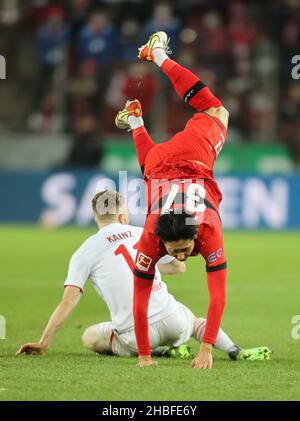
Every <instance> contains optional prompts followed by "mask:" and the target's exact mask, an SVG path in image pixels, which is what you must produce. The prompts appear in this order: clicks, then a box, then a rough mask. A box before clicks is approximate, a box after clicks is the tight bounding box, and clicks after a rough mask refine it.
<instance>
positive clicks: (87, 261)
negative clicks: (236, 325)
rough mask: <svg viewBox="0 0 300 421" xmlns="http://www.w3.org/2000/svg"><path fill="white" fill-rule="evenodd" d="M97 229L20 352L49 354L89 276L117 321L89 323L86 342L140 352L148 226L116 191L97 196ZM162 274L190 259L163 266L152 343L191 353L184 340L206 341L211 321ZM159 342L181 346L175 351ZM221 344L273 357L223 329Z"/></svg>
mask: <svg viewBox="0 0 300 421" xmlns="http://www.w3.org/2000/svg"><path fill="white" fill-rule="evenodd" d="M92 204H93V212H94V217H95V222H96V223H97V225H98V227H99V231H98V232H97V234H95V235H92V236H91V237H89V238H88V239H87V240H86V241H85V242H84V243H83V244H82V246H81V247H80V248H79V249H78V250H77V251H76V252H75V253H74V255H73V256H72V259H71V261H70V265H69V271H68V276H67V279H66V281H65V292H64V295H63V298H62V300H61V302H60V303H59V305H58V306H57V308H56V309H55V311H54V312H53V314H52V315H51V317H50V319H49V322H48V324H47V326H46V328H45V330H44V332H43V334H42V336H41V339H40V341H39V342H37V343H26V344H24V345H22V346H21V347H20V349H19V350H18V352H17V353H18V354H37V355H39V354H43V353H44V352H45V351H46V350H47V348H48V347H49V345H50V343H51V342H52V340H53V338H54V335H55V333H56V332H57V331H58V329H59V328H60V327H61V325H62V323H63V322H64V321H65V320H66V318H67V317H68V316H69V314H70V313H71V311H72V310H73V309H74V308H75V307H76V305H77V304H78V302H79V300H80V298H81V296H82V293H83V290H84V287H85V284H86V282H87V279H88V278H91V280H92V283H93V286H94V288H95V289H96V291H97V293H98V294H99V295H100V296H101V297H102V298H103V300H104V301H105V303H106V304H107V307H108V309H109V311H110V314H111V321H109V322H102V323H97V324H95V325H92V326H89V327H88V328H87V329H86V330H85V332H84V333H83V336H82V340H83V343H84V345H85V346H86V347H87V348H89V349H91V350H92V351H94V352H97V353H100V354H102V353H105V354H106V353H112V354H114V355H118V356H123V357H125V356H132V355H136V354H137V344H136V339H135V334H134V330H133V315H132V305H133V274H132V267H133V266H134V259H135V256H136V247H135V245H136V243H137V242H138V241H139V238H140V236H141V233H142V228H139V227H134V226H132V225H128V215H127V209H126V206H125V202H124V199H123V197H122V196H121V195H120V194H119V193H117V192H115V191H112V190H105V191H102V192H99V193H97V194H96V195H95V196H94V198H93V202H92ZM160 271H161V273H164V274H172V275H174V274H177V273H182V272H184V271H185V264H184V262H178V260H176V259H175V258H172V257H170V256H165V257H164V258H163V259H161V260H160V262H159V263H158V265H157V269H156V278H155V282H154V283H153V294H152V296H151V300H150V305H149V326H150V343H151V347H152V349H153V351H154V352H155V354H156V355H157V353H158V351H159V353H160V354H161V353H162V352H163V353H166V352H167V353H168V352H170V353H171V355H172V353H175V356H177V355H178V356H180V357H184V356H185V357H188V356H189V352H188V349H187V347H186V346H185V345H184V342H185V341H187V340H188V339H190V337H192V336H193V337H194V338H195V339H196V340H198V341H199V342H201V340H202V338H203V333H204V328H205V323H206V320H205V319H203V318H197V317H195V316H194V315H193V313H192V312H191V310H190V309H189V308H187V307H186V306H184V305H183V304H181V303H179V302H178V301H176V300H175V299H174V297H173V296H172V295H171V294H169V292H168V289H167V286H166V284H165V283H164V282H163V281H162V280H161V276H160ZM159 346H175V348H173V349H171V350H168V349H167V350H165V349H160V350H158V349H157V347H159ZM216 347H217V348H218V349H220V350H222V351H223V352H225V353H226V354H228V355H229V357H230V358H231V359H242V360H265V359H269V358H270V350H269V349H268V348H267V347H257V348H250V349H241V348H240V347H238V346H236V345H235V344H234V343H233V342H232V340H231V339H230V338H229V337H228V336H227V335H226V333H225V332H224V331H222V329H219V332H218V336H217V342H216Z"/></svg>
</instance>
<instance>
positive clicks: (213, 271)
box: [192, 222, 227, 368]
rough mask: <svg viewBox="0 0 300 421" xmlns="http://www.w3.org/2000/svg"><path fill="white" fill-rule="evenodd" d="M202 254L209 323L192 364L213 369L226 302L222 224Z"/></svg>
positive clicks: (208, 236) (208, 237) (211, 234)
mask: <svg viewBox="0 0 300 421" xmlns="http://www.w3.org/2000/svg"><path fill="white" fill-rule="evenodd" d="M204 244H205V245H204V246H203V247H202V249H201V254H202V256H203V257H204V258H205V260H206V278H207V286H208V291H209V297H210V301H209V307H208V313H207V322H206V327H205V331H204V336H203V342H202V344H201V346H200V350H199V353H198V355H197V356H196V357H195V358H194V360H193V362H192V367H194V368H211V367H212V349H213V345H214V344H215V342H216V339H217V335H218V331H219V328H220V325H221V320H222V315H223V311H224V307H225V301H226V274H227V269H226V267H227V264H226V258H225V256H224V250H223V239H222V227H221V222H219V223H216V225H215V227H214V229H213V231H212V232H210V233H209V234H207V241H205V242H204Z"/></svg>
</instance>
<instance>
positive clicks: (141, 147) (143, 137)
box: [132, 126, 155, 174]
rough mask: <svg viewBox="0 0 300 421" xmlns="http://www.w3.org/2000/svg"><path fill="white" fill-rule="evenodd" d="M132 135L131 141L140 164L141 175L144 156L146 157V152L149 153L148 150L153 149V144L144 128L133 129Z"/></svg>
mask: <svg viewBox="0 0 300 421" xmlns="http://www.w3.org/2000/svg"><path fill="white" fill-rule="evenodd" d="M132 135H133V140H134V144H135V149H136V153H137V157H138V160H139V164H140V167H141V170H142V173H143V174H144V166H145V160H146V156H147V155H148V152H149V151H150V149H152V148H153V146H154V145H155V143H154V142H153V140H152V139H151V137H150V136H149V134H148V132H147V130H146V129H145V127H144V126H142V127H139V128H137V129H133V130H132Z"/></svg>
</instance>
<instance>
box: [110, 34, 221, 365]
mask: <svg viewBox="0 0 300 421" xmlns="http://www.w3.org/2000/svg"><path fill="white" fill-rule="evenodd" d="M167 53H168V36H167V34H166V33H165V32H156V33H154V34H153V35H152V36H151V37H150V38H149V41H148V42H147V44H146V45H144V46H142V47H141V48H140V49H139V55H138V57H139V59H140V60H142V61H149V62H154V63H155V64H156V65H158V66H159V67H160V68H161V70H162V71H163V72H164V73H165V75H166V76H167V77H168V78H169V79H170V81H171V82H172V84H173V86H174V88H175V90H176V92H177V93H178V94H179V95H180V96H181V97H182V98H183V100H184V101H185V102H186V103H188V104H189V105H191V106H192V107H194V108H195V110H196V111H197V113H196V114H195V115H194V116H193V117H192V118H191V119H190V120H189V121H188V122H187V125H186V126H185V128H184V130H183V131H181V132H179V133H177V134H176V135H175V136H173V137H172V138H171V139H170V140H169V141H168V142H165V143H162V144H157V145H156V144H155V143H154V142H153V140H152V139H151V138H150V136H149V134H148V133H147V131H146V129H145V128H144V125H143V119H142V109H141V104H140V103H139V101H138V100H134V101H127V103H126V105H125V108H124V109H123V110H122V111H120V112H119V113H118V115H117V116H116V125H117V127H119V128H121V129H126V128H131V129H132V133H133V138H134V143H135V147H136V151H137V156H138V160H139V164H140V167H141V169H142V172H143V175H144V179H145V181H146V187H147V196H148V197H147V200H148V215H147V219H146V224H145V227H144V231H143V235H142V237H141V240H140V243H139V247H138V252H137V258H136V262H135V268H134V320H135V333H136V338H137V343H138V351H139V363H138V365H139V366H145V365H152V364H153V361H152V359H151V350H150V344H149V336H148V319H147V311H148V302H149V297H150V293H151V287H152V282H153V277H154V270H155V264H156V262H157V261H158V260H159V259H160V257H161V256H163V255H165V254H166V253H168V254H169V255H171V256H175V257H177V259H178V260H181V261H183V260H186V259H187V258H188V257H189V256H195V255H199V254H201V255H202V256H203V257H204V259H205V261H206V271H207V283H208V290H209V294H210V304H209V309H208V313H207V323H206V329H205V333H204V338H203V342H202V344H201V346H200V351H199V353H198V355H197V356H196V357H195V358H194V360H193V362H192V367H194V368H211V367H212V347H213V345H214V344H215V342H216V336H217V332H218V330H219V327H220V323H221V319H222V313H223V309H224V305H225V297H226V291H225V290H226V258H225V254H224V249H223V240H222V226H221V220H220V216H219V213H218V209H219V204H220V201H221V199H222V195H221V192H220V190H219V188H218V186H217V184H216V182H215V180H214V178H213V166H214V162H215V160H216V158H217V156H218V154H219V153H220V151H221V149H222V147H223V144H224V142H225V138H226V133H227V124H228V117H229V113H228V111H227V110H226V109H225V108H224V107H223V105H222V103H221V102H220V100H219V99H218V98H216V97H215V96H214V95H213V93H212V92H211V91H210V90H209V88H208V87H207V86H206V85H204V83H203V82H201V81H200V80H199V78H198V77H197V76H195V75H194V74H193V73H192V72H190V71H189V70H188V69H186V68H184V67H182V66H180V65H179V64H178V63H176V62H175V61H173V60H171V59H169V57H168V56H167Z"/></svg>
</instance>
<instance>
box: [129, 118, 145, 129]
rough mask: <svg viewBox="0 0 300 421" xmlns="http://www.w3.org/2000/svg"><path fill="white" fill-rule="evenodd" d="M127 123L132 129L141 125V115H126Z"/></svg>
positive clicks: (142, 122) (142, 123)
mask: <svg viewBox="0 0 300 421" xmlns="http://www.w3.org/2000/svg"><path fill="white" fill-rule="evenodd" d="M128 123H129V126H130V128H131V129H132V130H133V129H138V128H139V127H142V126H143V125H144V120H143V119H142V117H135V116H134V115H130V116H129V117H128Z"/></svg>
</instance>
